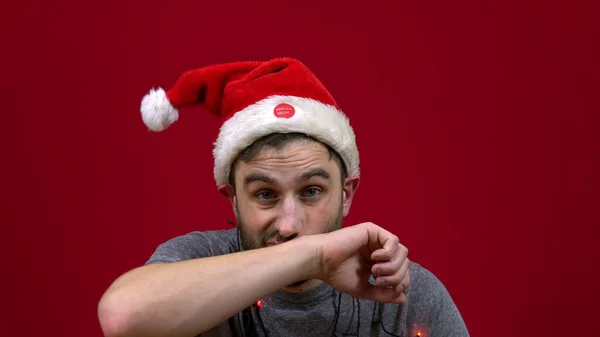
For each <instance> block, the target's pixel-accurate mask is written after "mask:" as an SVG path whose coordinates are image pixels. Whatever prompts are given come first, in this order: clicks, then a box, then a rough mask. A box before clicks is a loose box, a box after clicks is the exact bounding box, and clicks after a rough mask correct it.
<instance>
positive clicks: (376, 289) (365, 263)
mask: <svg viewBox="0 0 600 337" xmlns="http://www.w3.org/2000/svg"><path fill="white" fill-rule="evenodd" d="M312 239H313V240H315V241H314V242H313V243H315V244H316V251H317V264H318V268H317V269H318V271H317V275H316V278H318V279H320V280H322V281H324V282H326V283H329V284H330V285H332V286H333V287H334V288H336V289H338V290H339V291H341V292H344V293H347V294H350V295H352V296H354V297H357V298H364V299H369V300H373V301H377V302H381V303H404V302H405V301H406V294H405V292H406V290H407V289H408V286H409V285H410V275H409V272H408V267H409V264H410V261H409V260H408V258H407V256H408V249H407V248H406V247H404V246H403V245H402V244H400V242H399V241H398V237H397V236H395V235H394V234H392V233H390V232H389V231H387V230H385V229H383V228H381V227H379V226H377V225H375V224H373V223H370V222H367V223H362V224H358V225H354V226H351V227H346V228H342V229H340V230H337V231H335V232H331V233H326V234H320V235H315V236H314V237H313V238H312ZM371 275H374V276H375V281H376V282H375V283H376V285H372V284H371V283H370V282H369V279H370V278H371Z"/></svg>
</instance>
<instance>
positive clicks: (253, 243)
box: [235, 202, 344, 290]
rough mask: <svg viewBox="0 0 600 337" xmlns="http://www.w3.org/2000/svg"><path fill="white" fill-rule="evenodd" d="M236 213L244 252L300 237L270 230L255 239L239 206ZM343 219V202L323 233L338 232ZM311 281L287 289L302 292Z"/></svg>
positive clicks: (290, 285)
mask: <svg viewBox="0 0 600 337" xmlns="http://www.w3.org/2000/svg"><path fill="white" fill-rule="evenodd" d="M235 212H236V218H237V227H238V229H239V233H240V244H241V246H242V248H243V249H244V250H251V249H258V248H264V247H266V246H267V242H268V241H269V240H271V239H273V238H276V239H277V242H281V243H283V242H287V241H290V240H293V239H294V238H296V237H297V236H298V235H296V234H294V235H292V236H290V237H283V236H282V235H280V234H279V232H278V231H277V229H274V228H269V229H267V230H266V231H264V232H263V233H262V234H261V235H260V237H258V238H253V237H252V235H251V234H250V233H248V232H247V231H246V226H245V225H244V221H243V220H242V217H241V216H240V213H239V210H238V208H237V205H236V207H235ZM343 218H344V206H343V204H342V202H340V207H339V208H338V211H337V214H336V215H335V217H334V218H333V219H331V220H330V221H329V222H328V223H327V226H326V227H325V229H324V230H323V232H321V233H330V232H333V231H336V230H338V229H340V228H342V221H343ZM321 233H320V234H321ZM309 281H310V280H300V281H297V282H294V283H292V284H289V285H287V286H286V287H285V288H292V289H300V290H301V289H302V288H301V286H303V285H304V284H306V283H308V282H309Z"/></svg>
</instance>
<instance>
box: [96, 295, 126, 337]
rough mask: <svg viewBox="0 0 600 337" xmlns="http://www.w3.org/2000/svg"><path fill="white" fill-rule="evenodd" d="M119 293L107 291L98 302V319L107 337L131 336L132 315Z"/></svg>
mask: <svg viewBox="0 0 600 337" xmlns="http://www.w3.org/2000/svg"><path fill="white" fill-rule="evenodd" d="M122 298H123V297H121V296H119V295H118V293H115V292H112V291H110V290H109V291H107V292H106V293H105V294H104V295H103V296H102V298H101V299H100V301H99V302H98V320H99V322H100V328H101V329H102V333H103V335H104V336H105V337H125V336H127V337H130V336H132V334H131V327H132V326H133V323H132V315H131V314H130V312H131V311H130V310H128V309H127V307H128V306H127V304H126V303H124V302H125V301H123V300H122Z"/></svg>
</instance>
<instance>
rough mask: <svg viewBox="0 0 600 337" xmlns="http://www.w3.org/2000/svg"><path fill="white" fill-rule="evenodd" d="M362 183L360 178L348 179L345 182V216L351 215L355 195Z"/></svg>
mask: <svg viewBox="0 0 600 337" xmlns="http://www.w3.org/2000/svg"><path fill="white" fill-rule="evenodd" d="M359 183H360V177H358V176H356V177H350V178H346V180H345V181H344V186H343V187H344V195H343V198H344V199H343V203H344V216H346V215H348V213H350V206H351V205H352V199H353V198H354V194H355V193H356V190H358V185H359Z"/></svg>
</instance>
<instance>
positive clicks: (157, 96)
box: [140, 88, 179, 131]
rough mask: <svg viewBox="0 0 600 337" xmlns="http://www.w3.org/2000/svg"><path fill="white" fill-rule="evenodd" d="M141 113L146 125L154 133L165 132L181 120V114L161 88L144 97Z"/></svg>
mask: <svg viewBox="0 0 600 337" xmlns="http://www.w3.org/2000/svg"><path fill="white" fill-rule="evenodd" d="M140 112H141V113H142V120H143V121H144V124H146V126H147V127H148V129H150V130H152V131H163V130H165V129H166V128H168V127H169V125H171V124H173V123H174V122H175V121H177V119H178V118H179V112H178V111H177V109H175V107H173V106H172V105H171V103H170V102H169V99H168V98H167V94H166V93H165V91H164V90H163V89H161V88H158V89H156V90H155V89H152V90H150V92H149V93H148V94H146V95H145V96H144V98H143V99H142V105H141V107H140Z"/></svg>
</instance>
